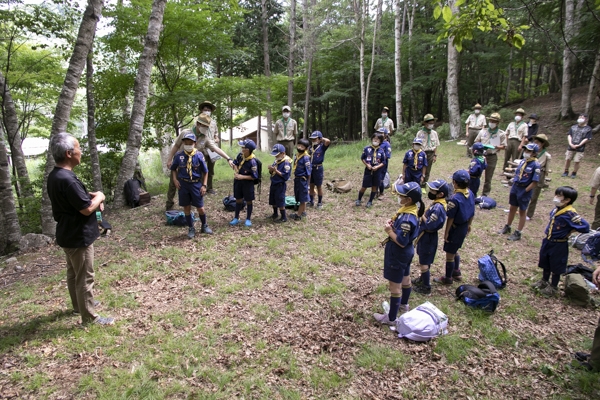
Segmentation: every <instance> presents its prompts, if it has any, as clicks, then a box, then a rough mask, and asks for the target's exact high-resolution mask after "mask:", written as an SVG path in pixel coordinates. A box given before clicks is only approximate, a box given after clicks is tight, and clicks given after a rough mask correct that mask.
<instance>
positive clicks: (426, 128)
mask: <svg viewBox="0 0 600 400" xmlns="http://www.w3.org/2000/svg"><path fill="white" fill-rule="evenodd" d="M434 122H435V118H434V117H433V115H431V114H426V115H425V116H424V117H423V122H422V125H423V126H422V127H421V130H419V132H417V136H415V139H421V143H422V144H423V147H422V149H423V151H424V152H425V155H426V156H427V170H426V171H425V178H423V184H425V183H427V182H428V181H429V175H431V168H432V167H433V163H434V162H436V161H437V157H438V154H437V148H438V146H439V145H440V139H439V137H438V134H437V132H436V131H435V130H434V129H433V128H434V127H435V125H434Z"/></svg>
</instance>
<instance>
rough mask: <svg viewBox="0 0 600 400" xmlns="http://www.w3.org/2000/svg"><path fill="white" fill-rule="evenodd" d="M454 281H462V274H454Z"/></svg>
mask: <svg viewBox="0 0 600 400" xmlns="http://www.w3.org/2000/svg"><path fill="white" fill-rule="evenodd" d="M452 280H454V281H457V282H460V281H462V274H461V273H460V272H453V273H452Z"/></svg>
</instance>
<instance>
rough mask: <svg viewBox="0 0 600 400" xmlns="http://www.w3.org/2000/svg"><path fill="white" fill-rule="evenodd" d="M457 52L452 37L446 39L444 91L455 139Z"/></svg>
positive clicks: (451, 131) (458, 128)
mask: <svg viewBox="0 0 600 400" xmlns="http://www.w3.org/2000/svg"><path fill="white" fill-rule="evenodd" d="M455 3H456V0H452V3H451V9H452V13H453V14H455V13H456V12H457V8H456V7H455ZM458 63H459V60H458V50H457V49H456V46H455V45H454V37H453V36H451V37H449V38H448V75H447V78H446V91H447V92H448V116H449V119H450V136H452V138H453V139H457V138H458V137H459V136H460V126H461V123H460V103H459V98H458V71H459V70H460V67H459V65H458Z"/></svg>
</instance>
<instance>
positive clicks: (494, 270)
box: [477, 250, 507, 289]
mask: <svg viewBox="0 0 600 400" xmlns="http://www.w3.org/2000/svg"><path fill="white" fill-rule="evenodd" d="M477 264H478V265H479V280H480V281H482V282H485V281H490V282H492V283H493V284H494V286H495V287H497V288H498V289H504V287H506V282H507V279H506V267H505V266H504V264H503V263H502V261H500V260H498V259H497V258H496V256H494V250H491V251H490V252H489V253H488V254H486V255H485V256H483V257H481V258H480V259H479V260H477ZM498 264H500V267H501V268H502V275H501V274H500V270H498Z"/></svg>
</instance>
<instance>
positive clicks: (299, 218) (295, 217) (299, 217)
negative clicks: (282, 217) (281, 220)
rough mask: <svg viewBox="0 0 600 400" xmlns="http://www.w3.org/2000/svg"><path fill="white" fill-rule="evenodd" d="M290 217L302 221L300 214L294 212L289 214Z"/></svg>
mask: <svg viewBox="0 0 600 400" xmlns="http://www.w3.org/2000/svg"><path fill="white" fill-rule="evenodd" d="M290 218H291V219H293V220H294V221H302V216H301V215H298V214H296V213H294V214H292V215H290Z"/></svg>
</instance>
